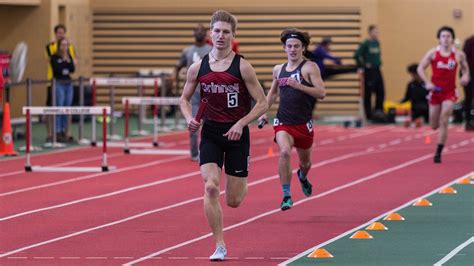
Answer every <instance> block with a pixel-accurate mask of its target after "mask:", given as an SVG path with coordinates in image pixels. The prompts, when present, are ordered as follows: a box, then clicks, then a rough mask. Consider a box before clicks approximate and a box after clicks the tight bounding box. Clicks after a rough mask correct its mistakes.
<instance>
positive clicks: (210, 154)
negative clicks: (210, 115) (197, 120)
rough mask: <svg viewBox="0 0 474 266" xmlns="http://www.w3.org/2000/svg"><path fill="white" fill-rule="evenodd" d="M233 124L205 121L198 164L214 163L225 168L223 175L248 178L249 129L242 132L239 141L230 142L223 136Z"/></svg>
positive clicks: (245, 128)
mask: <svg viewBox="0 0 474 266" xmlns="http://www.w3.org/2000/svg"><path fill="white" fill-rule="evenodd" d="M233 125H234V123H219V122H214V121H209V120H206V121H205V122H204V125H203V127H202V130H201V144H200V145H199V164H200V165H203V164H206V163H216V164H217V165H218V166H219V167H220V168H222V166H223V165H224V166H225V173H226V174H228V175H232V176H237V177H247V176H248V166H249V159H250V158H249V157H250V136H249V128H248V127H247V126H246V127H244V128H243V130H242V136H241V138H240V140H236V141H231V140H228V139H227V137H224V136H223V134H225V133H226V132H227V131H228V130H229V129H230V128H231V127H232V126H233Z"/></svg>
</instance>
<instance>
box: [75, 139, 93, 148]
mask: <svg viewBox="0 0 474 266" xmlns="http://www.w3.org/2000/svg"><path fill="white" fill-rule="evenodd" d="M78 143H79V145H91V146H93V145H92V142H91V141H90V140H88V139H80V140H79V141H78Z"/></svg>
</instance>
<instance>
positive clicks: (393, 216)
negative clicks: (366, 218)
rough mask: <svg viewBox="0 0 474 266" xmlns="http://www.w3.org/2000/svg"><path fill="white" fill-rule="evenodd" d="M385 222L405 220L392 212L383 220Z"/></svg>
mask: <svg viewBox="0 0 474 266" xmlns="http://www.w3.org/2000/svg"><path fill="white" fill-rule="evenodd" d="M383 219H384V220H385V221H403V220H405V218H404V217H403V216H401V215H400V214H398V213H397V212H392V213H390V214H389V215H387V216H386V217H385V218H383Z"/></svg>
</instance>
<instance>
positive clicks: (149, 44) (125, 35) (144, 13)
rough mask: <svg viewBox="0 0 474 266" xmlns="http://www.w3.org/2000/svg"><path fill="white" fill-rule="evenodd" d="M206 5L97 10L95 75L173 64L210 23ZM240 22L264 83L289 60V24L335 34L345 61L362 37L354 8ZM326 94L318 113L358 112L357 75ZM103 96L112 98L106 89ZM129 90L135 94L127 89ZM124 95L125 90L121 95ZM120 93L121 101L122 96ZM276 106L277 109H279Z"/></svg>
mask: <svg viewBox="0 0 474 266" xmlns="http://www.w3.org/2000/svg"><path fill="white" fill-rule="evenodd" d="M210 13H211V12H210V11H208V10H205V11H203V10H200V11H196V12H192V11H189V10H188V11H179V10H178V11H175V12H172V11H167V12H159V11H156V10H151V11H150V10H138V11H137V10H132V11H130V10H129V11H125V10H103V9H100V10H95V11H93V25H92V27H93V31H92V37H93V38H92V49H93V64H92V71H93V74H94V75H95V76H108V75H111V74H113V75H115V76H134V75H136V73H137V72H138V70H139V69H153V68H164V69H170V68H173V67H174V66H175V65H176V63H177V61H178V59H179V56H180V54H181V51H182V49H183V48H184V47H186V46H189V45H190V44H192V43H193V41H194V40H193V36H192V30H193V28H194V27H195V26H196V25H197V23H202V24H204V25H206V26H207V25H208V24H209V14H210ZM234 15H236V16H237V18H238V21H239V24H238V28H237V40H238V42H239V44H240V45H239V48H240V51H241V54H243V55H244V56H245V58H246V59H247V60H249V61H250V62H251V63H252V65H253V66H254V68H255V70H256V72H257V75H258V78H259V79H260V80H261V81H262V83H263V84H264V85H265V87H267V88H268V86H269V85H270V84H271V78H272V77H271V73H272V68H273V66H274V65H275V64H279V63H282V62H284V61H285V60H286V56H285V53H284V52H283V49H282V45H281V43H280V40H279V35H280V33H281V31H282V30H283V29H284V28H286V27H296V28H300V29H302V30H305V31H308V32H309V33H310V35H311V37H312V41H313V45H312V46H311V47H310V49H313V48H314V45H315V44H316V43H317V42H319V41H320V40H321V39H322V38H323V37H325V36H331V37H332V39H333V42H334V43H333V45H332V49H333V53H334V54H336V55H337V56H340V57H341V58H342V59H343V63H345V64H353V63H354V62H353V59H352V54H353V51H354V50H355V49H356V48H357V46H358V43H359V41H360V39H361V14H360V11H359V10H358V9H357V8H354V9H353V10H348V9H347V8H346V9H342V8H341V9H340V11H338V10H337V9H334V10H324V9H322V10H318V9H317V8H313V9H311V10H306V11H304V10H302V9H298V10H294V11H292V12H288V10H287V11H278V10H275V11H272V10H266V11H265V14H262V13H257V12H249V11H242V12H234ZM326 87H327V93H328V96H327V98H326V99H325V100H324V101H322V102H320V103H318V105H317V112H318V113H320V114H323V115H326V114H354V113H356V112H357V107H358V106H357V103H358V98H357V97H358V96H357V95H358V81H357V77H356V75H354V74H346V75H340V76H338V77H336V78H335V79H333V80H330V81H327V82H326ZM100 90H101V88H99V95H101V97H100V98H99V101H104V102H103V103H107V102H108V97H107V95H108V93H107V92H106V89H105V88H102V91H100ZM125 91H128V92H129V93H130V95H135V94H136V89H135V88H129V89H128V90H125ZM124 93H125V94H126V92H124V90H122V91H121V94H124ZM119 98H120V97H117V102H119V101H120V99H119ZM275 108H276V106H275V107H274V108H273V109H274V110H275Z"/></svg>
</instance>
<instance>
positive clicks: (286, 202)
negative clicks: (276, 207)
mask: <svg viewBox="0 0 474 266" xmlns="http://www.w3.org/2000/svg"><path fill="white" fill-rule="evenodd" d="M291 206H293V201H292V200H291V196H286V197H284V198H283V200H282V201H281V205H280V208H281V210H282V211H286V210H289V209H291Z"/></svg>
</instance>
